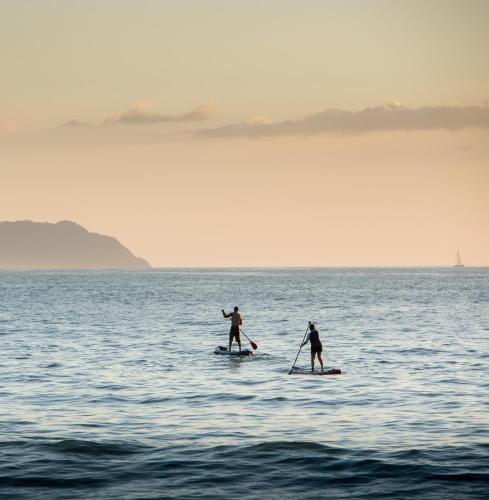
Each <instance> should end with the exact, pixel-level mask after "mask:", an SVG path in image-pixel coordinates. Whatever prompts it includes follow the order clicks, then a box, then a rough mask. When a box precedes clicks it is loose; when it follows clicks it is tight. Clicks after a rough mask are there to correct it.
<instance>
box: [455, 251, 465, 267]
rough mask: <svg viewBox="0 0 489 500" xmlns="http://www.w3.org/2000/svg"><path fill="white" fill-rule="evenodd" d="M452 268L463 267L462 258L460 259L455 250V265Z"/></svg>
mask: <svg viewBox="0 0 489 500" xmlns="http://www.w3.org/2000/svg"><path fill="white" fill-rule="evenodd" d="M453 267H464V263H463V262H462V257H460V252H459V251H458V250H457V263H456V264H455V265H454V266H453Z"/></svg>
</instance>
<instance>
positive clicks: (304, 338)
mask: <svg viewBox="0 0 489 500" xmlns="http://www.w3.org/2000/svg"><path fill="white" fill-rule="evenodd" d="M310 324H311V322H310V321H309V323H308V324H307V328H306V333H305V334H304V337H303V338H302V342H301V346H300V347H299V352H298V353H297V356H296V357H295V361H294V364H293V365H292V368H291V369H290V371H289V375H290V374H291V373H292V370H293V369H294V366H295V364H296V363H297V358H298V357H299V354H300V353H301V349H302V344H303V343H304V340H306V335H307V330H309V325H310Z"/></svg>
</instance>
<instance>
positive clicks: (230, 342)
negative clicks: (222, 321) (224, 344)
mask: <svg viewBox="0 0 489 500" xmlns="http://www.w3.org/2000/svg"><path fill="white" fill-rule="evenodd" d="M232 345H233V334H232V333H230V334H229V351H231V346H232Z"/></svg>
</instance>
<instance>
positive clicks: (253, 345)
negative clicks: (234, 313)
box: [239, 328, 257, 349]
mask: <svg viewBox="0 0 489 500" xmlns="http://www.w3.org/2000/svg"><path fill="white" fill-rule="evenodd" d="M239 331H240V332H241V333H242V334H243V335H244V336H245V337H246V338H247V339H248V341H249V342H250V344H251V347H253V349H256V348H257V345H256V344H255V343H254V342H253V341H252V340H251V339H250V338H249V337H248V335H246V333H245V332H243V330H241V328H240V329H239Z"/></svg>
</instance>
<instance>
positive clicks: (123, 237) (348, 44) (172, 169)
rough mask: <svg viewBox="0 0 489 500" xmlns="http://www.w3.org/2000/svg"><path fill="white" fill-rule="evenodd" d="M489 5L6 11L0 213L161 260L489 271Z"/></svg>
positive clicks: (1, 44) (273, 2)
mask: <svg viewBox="0 0 489 500" xmlns="http://www.w3.org/2000/svg"><path fill="white" fill-rule="evenodd" d="M488 19H489V2H487V1H485V0H465V1H462V0H460V1H453V0H385V1H384V0H370V1H367V0H365V1H357V0H355V1H353V0H302V1H299V0H294V1H292V0H268V1H265V0H262V1H258V0H243V1H240V0H236V1H229V0H194V1H192V0H175V1H173V0H167V1H164V0H161V1H156V0H153V1H149V0H132V1H128V0H70V1H61V0H57V1H54V0H42V1H36V2H33V1H27V0H1V2H0V64H1V66H0V174H1V177H0V179H1V182H0V220H19V219H31V220H37V221H49V222H56V221H58V220H64V219H69V220H73V221H76V222H78V223H80V224H81V225H83V226H84V227H86V228H87V229H88V230H90V231H94V232H100V233H104V234H110V235H113V236H115V237H117V238H118V239H119V240H120V241H121V242H122V243H123V244H125V245H127V246H128V247H129V248H130V249H131V250H132V251H133V252H134V253H135V254H136V255H138V256H141V257H144V258H146V259H148V260H149V261H150V262H151V264H152V265H154V266H162V267H167V266H350V265H351V266H371V265H373V266H389V265H402V266H404V265H408V266H409V265H413V266H414V265H451V264H453V263H454V261H455V253H456V250H457V249H460V251H461V253H462V256H463V258H464V261H465V262H466V264H468V265H489V30H488V29H487V20H488Z"/></svg>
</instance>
